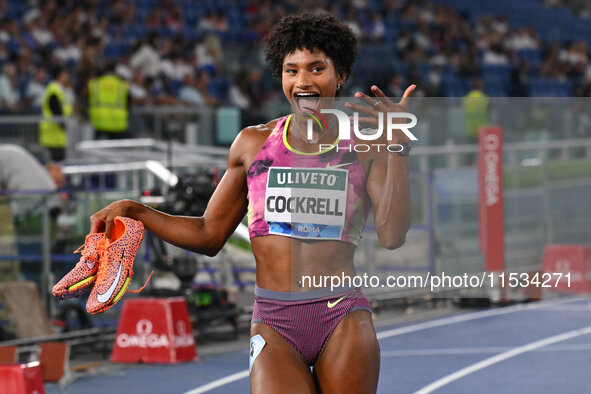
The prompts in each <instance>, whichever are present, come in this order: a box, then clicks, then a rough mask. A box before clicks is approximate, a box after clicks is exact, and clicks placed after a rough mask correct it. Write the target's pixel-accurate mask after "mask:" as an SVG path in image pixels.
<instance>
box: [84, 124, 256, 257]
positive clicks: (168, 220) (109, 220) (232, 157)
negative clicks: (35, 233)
mask: <svg viewBox="0 0 591 394" xmlns="http://www.w3.org/2000/svg"><path fill="white" fill-rule="evenodd" d="M245 134H248V133H244V131H243V132H241V133H240V134H239V135H238V137H237V138H236V139H235V141H234V143H233V144H232V147H231V148H230V151H229V153H228V167H227V170H226V172H225V174H224V176H223V177H222V179H221V181H220V183H219V185H218V186H217V188H216V190H215V192H214V193H213V195H212V196H211V199H210V200H209V203H208V205H207V208H206V210H205V212H204V213H203V216H200V217H190V216H174V215H169V214H166V213H163V212H160V211H157V210H155V209H152V208H150V207H148V206H146V205H144V204H141V203H139V202H136V201H131V200H121V201H116V202H114V203H112V204H110V205H108V206H107V207H105V208H104V209H102V210H101V211H99V212H97V213H95V214H94V215H92V216H91V218H90V221H91V231H90V232H91V233H94V232H101V231H105V232H106V234H107V236H109V235H110V234H111V228H112V226H113V220H114V219H115V217H116V216H127V217H130V218H132V219H136V220H139V221H141V222H142V223H143V224H144V227H145V228H146V229H147V230H149V231H150V232H151V233H152V234H154V235H156V236H157V237H159V238H162V239H163V240H164V241H166V242H169V243H171V244H173V245H176V246H179V247H181V248H184V249H188V250H191V251H193V252H196V253H200V254H205V255H208V256H214V255H215V254H217V253H218V252H219V251H220V249H221V248H222V247H223V246H224V244H225V243H226V240H227V239H228V238H229V237H230V235H232V233H233V232H234V230H235V229H236V227H237V226H238V224H239V223H240V221H241V220H242V218H244V215H245V214H246V209H247V204H248V202H247V198H246V197H247V186H246V170H245V168H244V160H243V153H244V149H247V148H249V147H250V146H249V145H252V144H251V143H247V142H246V141H245V139H248V138H247V136H246V135H245ZM249 142H250V141H249Z"/></svg>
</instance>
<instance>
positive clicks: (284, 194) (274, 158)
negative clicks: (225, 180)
mask: <svg viewBox="0 0 591 394" xmlns="http://www.w3.org/2000/svg"><path fill="white" fill-rule="evenodd" d="M290 119H291V115H289V116H286V117H283V118H281V119H279V121H278V122H277V125H276V127H275V129H274V130H273V132H272V133H271V134H270V135H269V137H268V138H267V141H266V142H265V144H264V145H263V147H262V149H261V151H260V152H259V153H258V154H257V155H256V157H255V158H254V161H253V162H252V164H251V166H250V168H249V169H248V173H247V186H248V230H249V235H250V237H251V238H252V237H261V236H265V235H282V236H286V237H293V238H300V239H316V240H340V241H343V242H349V243H352V244H354V245H358V244H359V240H360V239H361V235H362V233H363V228H364V227H365V222H366V221H367V216H368V214H369V210H370V207H371V204H370V200H369V197H368V196H367V191H366V176H365V172H364V171H363V167H362V165H361V162H360V161H359V159H358V157H357V153H356V152H355V151H354V150H353V149H352V148H353V147H352V141H350V140H340V141H338V143H336V144H334V146H331V147H329V148H328V149H325V150H322V151H320V152H318V153H304V152H298V151H297V150H295V149H293V148H292V147H291V146H290V145H289V142H288V140H287V130H288V127H289V121H290Z"/></svg>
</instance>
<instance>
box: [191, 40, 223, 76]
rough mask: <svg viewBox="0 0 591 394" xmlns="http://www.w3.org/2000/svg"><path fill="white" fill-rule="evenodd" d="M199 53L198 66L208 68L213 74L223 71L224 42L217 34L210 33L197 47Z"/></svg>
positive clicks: (196, 51) (196, 50) (197, 53)
mask: <svg viewBox="0 0 591 394" xmlns="http://www.w3.org/2000/svg"><path fill="white" fill-rule="evenodd" d="M195 53H196V55H197V68H198V69H202V68H205V69H207V70H208V71H209V72H210V73H211V75H216V74H217V73H218V72H219V71H221V67H222V62H223V60H224V54H223V51H222V42H221V41H220V38H219V37H218V36H217V35H214V34H208V35H206V36H205V38H204V39H203V42H201V43H200V44H198V45H197V47H196V48H195Z"/></svg>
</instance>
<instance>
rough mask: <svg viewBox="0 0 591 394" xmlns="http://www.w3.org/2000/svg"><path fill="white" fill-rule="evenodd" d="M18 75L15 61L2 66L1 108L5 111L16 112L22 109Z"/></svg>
mask: <svg viewBox="0 0 591 394" xmlns="http://www.w3.org/2000/svg"><path fill="white" fill-rule="evenodd" d="M18 85H19V83H18V75H17V72H16V66H15V65H14V64H13V63H6V64H4V65H3V66H2V75H0V110H2V112H5V113H16V112H18V111H20V110H21V108H22V105H21V99H20V95H19V88H18Z"/></svg>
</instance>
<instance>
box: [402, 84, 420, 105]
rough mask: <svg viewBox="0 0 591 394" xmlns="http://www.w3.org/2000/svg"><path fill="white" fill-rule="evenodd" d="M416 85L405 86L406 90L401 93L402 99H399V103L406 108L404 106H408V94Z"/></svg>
mask: <svg viewBox="0 0 591 394" xmlns="http://www.w3.org/2000/svg"><path fill="white" fill-rule="evenodd" d="M416 87H417V85H410V86H409V87H407V88H406V90H405V91H404V94H403V95H402V100H400V103H398V104H400V105H401V106H402V107H404V108H405V109H406V107H408V101H409V99H410V95H411V94H412V92H413V90H415V88H416Z"/></svg>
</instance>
